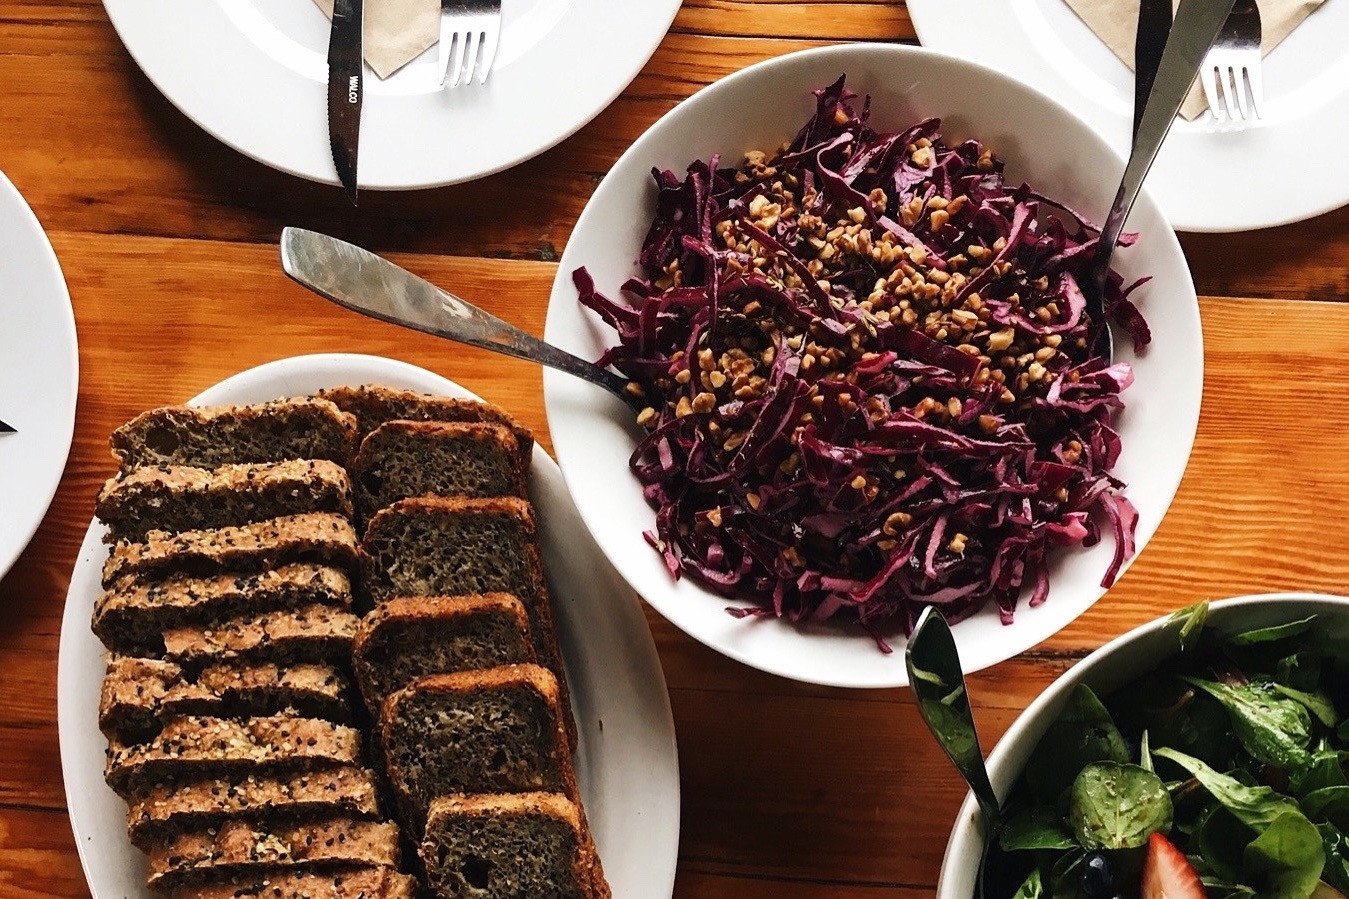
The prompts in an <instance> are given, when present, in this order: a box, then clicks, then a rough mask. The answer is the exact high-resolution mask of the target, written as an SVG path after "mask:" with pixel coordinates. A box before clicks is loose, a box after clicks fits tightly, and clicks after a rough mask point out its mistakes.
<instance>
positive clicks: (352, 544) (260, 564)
mask: <svg viewBox="0 0 1349 899" xmlns="http://www.w3.org/2000/svg"><path fill="white" fill-rule="evenodd" d="M357 558H358V556H357V547H356V530H355V528H353V527H352V525H351V522H350V521H349V520H347V519H346V518H344V517H343V516H341V515H333V514H327V513H316V514H311V515H291V516H287V517H285V518H273V519H270V520H268V521H260V522H256V523H254V524H246V525H242V526H240V527H228V528H215V529H211V530H201V531H183V532H182V533H180V534H168V533H165V532H163V531H151V532H150V533H148V534H146V535H145V539H144V540H143V541H139V542H133V541H128V540H121V541H118V543H117V544H116V545H115V546H114V547H113V550H112V555H110V556H109V557H108V561H107V562H106V563H104V565H103V586H104V587H108V586H111V585H112V584H113V583H115V582H116V581H118V580H120V579H121V578H123V577H127V576H128V575H143V576H146V577H163V576H168V575H173V574H187V575H195V576H199V577H204V576H208V575H214V574H221V573H223V572H226V571H229V572H237V573H239V574H251V573H255V572H259V571H266V570H267V569H270V568H277V567H280V566H282V565H288V564H293V563H297V562H309V563H315V564H320V565H333V566H335V567H338V568H342V569H345V570H350V569H351V568H352V567H353V566H354V565H355V564H356V562H357Z"/></svg>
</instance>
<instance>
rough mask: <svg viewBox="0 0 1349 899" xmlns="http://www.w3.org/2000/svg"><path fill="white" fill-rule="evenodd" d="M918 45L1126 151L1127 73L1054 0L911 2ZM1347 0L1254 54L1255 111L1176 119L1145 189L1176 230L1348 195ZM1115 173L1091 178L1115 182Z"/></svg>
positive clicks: (1270, 221) (1336, 0)
mask: <svg viewBox="0 0 1349 899" xmlns="http://www.w3.org/2000/svg"><path fill="white" fill-rule="evenodd" d="M908 10H909V15H910V16H911V17H912V18H913V26H914V28H915V30H917V32H918V37H919V40H921V41H922V42H923V46H925V47H932V48H934V49H937V50H945V51H946V52H948V53H954V54H956V55H957V56H964V57H967V58H969V59H973V60H975V61H977V62H981V63H983V64H984V65H987V66H991V67H993V68H995V69H997V70H999V71H1001V72H1004V73H1006V74H1007V75H1010V76H1011V77H1013V78H1016V79H1019V80H1021V81H1024V82H1026V83H1027V84H1029V85H1031V86H1033V87H1036V88H1039V89H1040V90H1042V91H1044V92H1045V93H1047V94H1049V96H1051V97H1053V98H1054V99H1056V100H1058V101H1059V102H1060V103H1062V104H1063V105H1065V106H1067V107H1068V108H1069V109H1071V110H1072V111H1073V112H1075V113H1077V114H1078V115H1079V116H1080V117H1081V118H1082V119H1084V120H1085V121H1086V122H1087V124H1089V125H1090V126H1091V127H1093V128H1095V129H1096V130H1097V131H1098V132H1099V133H1100V134H1101V135H1103V136H1104V137H1105V139H1106V142H1107V143H1109V144H1110V146H1111V148H1112V149H1114V150H1115V151H1116V152H1118V153H1120V154H1121V155H1125V156H1127V155H1128V148H1129V130H1130V127H1131V123H1132V118H1133V102H1134V100H1133V98H1134V76H1133V73H1132V72H1131V71H1129V69H1128V67H1126V66H1125V65H1124V63H1122V62H1120V61H1119V58H1118V57H1116V56H1115V54H1114V53H1112V52H1111V51H1110V49H1109V48H1108V47H1106V46H1105V44H1103V43H1102V42H1101V40H1100V38H1098V37H1096V35H1095V34H1093V33H1092V32H1091V31H1090V30H1088V28H1087V26H1086V25H1084V24H1083V23H1082V20H1081V19H1079V18H1078V17H1077V14H1076V13H1074V12H1073V11H1072V10H1071V9H1070V8H1069V7H1068V5H1067V4H1066V3H1065V2H1064V0H1001V2H996V3H989V2H988V0H911V2H909V4H908ZM1347 34H1349V2H1346V0H1327V2H1326V3H1325V5H1324V6H1322V7H1321V8H1320V9H1318V10H1317V11H1316V12H1314V13H1312V15H1311V18H1309V19H1307V21H1305V22H1303V23H1302V24H1301V25H1299V26H1298V27H1297V29H1296V30H1294V31H1293V32H1292V34H1290V35H1289V36H1288V37H1287V38H1286V39H1285V40H1284V41H1283V43H1281V44H1280V45H1279V46H1277V47H1275V48H1274V50H1273V51H1272V52H1271V53H1270V54H1269V56H1267V57H1265V61H1264V68H1263V71H1264V82H1265V104H1264V113H1265V117H1264V119H1263V120H1262V121H1259V122H1257V123H1255V124H1254V125H1253V126H1252V127H1248V128H1246V129H1245V130H1243V131H1232V130H1226V129H1224V128H1223V127H1222V126H1219V125H1218V124H1217V123H1215V122H1214V120H1213V118H1212V116H1210V115H1209V114H1208V113H1207V112H1205V113H1204V114H1203V115H1201V116H1200V117H1199V118H1197V119H1195V120H1194V121H1193V122H1187V121H1185V120H1184V119H1179V118H1178V119H1177V120H1176V122H1175V124H1174V125H1173V126H1172V128H1171V133H1170V134H1169V135H1168V136H1167V138H1166V143H1165V144H1164V145H1163V146H1162V149H1161V152H1160V153H1159V154H1158V156H1157V161H1156V163H1154V164H1153V166H1152V171H1151V172H1149V173H1148V190H1149V191H1150V192H1151V193H1152V196H1153V197H1154V198H1155V199H1156V200H1157V202H1158V203H1159V204H1160V205H1161V207H1162V211H1163V212H1165V213H1166V216H1167V218H1168V219H1170V221H1171V224H1172V225H1174V226H1175V227H1176V228H1177V229H1179V230H1181V231H1249V230H1252V229H1255V228H1267V227H1272V226H1274V225H1283V224H1287V223H1289V222H1296V221H1301V220H1302V219H1306V218H1311V217H1312V216H1314V215H1320V214H1321V213H1323V212H1328V211H1330V210H1331V209H1336V208H1338V207H1340V206H1343V205H1345V204H1346V203H1349V168H1346V167H1345V166H1343V165H1340V164H1339V163H1338V161H1337V160H1339V158H1340V157H1341V156H1342V155H1343V147H1344V143H1345V141H1346V139H1349V43H1346V41H1345V39H1344V38H1345V35H1347ZM1119 171H1122V169H1110V170H1109V171H1107V172H1105V173H1103V174H1102V175H1101V177H1102V178H1103V179H1104V180H1106V181H1109V182H1111V183H1112V184H1115V183H1118V177H1119Z"/></svg>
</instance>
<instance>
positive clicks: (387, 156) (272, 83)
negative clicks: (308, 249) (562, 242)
mask: <svg viewBox="0 0 1349 899" xmlns="http://www.w3.org/2000/svg"><path fill="white" fill-rule="evenodd" d="M251 2H252V0H205V2H201V3H169V4H160V3H155V4H147V3H144V2H142V0H103V3H104V7H105V9H106V10H107V13H108V17H109V18H110V19H111V20H112V23H113V27H114V29H115V30H116V31H117V34H118V37H119V38H120V39H121V41H122V44H123V46H125V47H126V48H127V50H128V52H129V53H130V54H131V56H132V58H133V59H134V60H135V62H136V64H137V66H138V67H139V68H140V69H141V71H142V72H143V73H145V75H146V77H147V78H149V79H150V81H151V83H152V84H154V86H155V88H156V89H157V90H158V91H159V92H160V93H161V94H163V95H164V97H166V98H167V99H168V100H169V102H171V103H172V104H173V105H174V106H175V107H177V108H178V110H179V111H180V112H182V113H183V114H184V115H186V116H187V117H188V118H189V119H191V120H192V121H193V122H194V123H195V124H196V125H198V126H199V127H201V128H202V129H203V130H205V131H206V132H207V133H208V134H210V135H211V136H212V137H214V138H215V139H216V140H219V141H220V142H221V143H223V144H225V145H227V146H229V147H231V148H233V149H234V150H237V151H238V152H240V153H242V154H244V155H245V156H247V157H249V158H250V159H253V160H255V161H257V162H259V163H262V164H263V165H266V166H269V167H271V168H274V169H276V170H278V171H281V172H284V173H286V174H289V175H293V176H295V177H299V178H304V179H306V180H309V181H315V182H318V183H321V184H331V185H336V184H338V180H337V176H336V172H335V170H334V169H333V163H332V156H331V151H330V149H329V144H328V132H327V111H326V94H325V90H326V87H325V85H324V84H322V83H318V82H314V81H313V80H312V79H309V78H306V77H304V76H302V75H301V74H300V73H299V72H298V71H296V70H295V69H294V68H292V67H291V66H288V65H285V64H282V63H281V62H280V61H278V60H276V59H273V58H272V57H271V56H269V55H268V54H266V53H264V52H263V51H262V50H261V49H260V48H259V47H257V46H256V45H255V44H254V43H253V42H252V41H251V40H250V39H248V38H247V37H246V36H245V35H243V34H242V33H241V32H240V31H239V30H238V28H237V26H236V25H235V23H234V19H233V18H232V17H231V16H232V15H240V14H243V15H246V14H247V12H248V10H249V9H250V7H248V4H249V3H251ZM286 2H295V3H300V2H303V3H307V4H310V5H312V0H286ZM610 2H611V0H568V2H567V4H566V6H565V9H564V11H563V14H562V16H561V17H560V20H559V21H558V22H556V23H554V24H553V26H552V28H551V29H550V30H549V31H548V33H547V34H545V35H544V36H543V37H542V38H540V39H539V40H538V41H537V42H536V43H535V44H534V46H533V47H531V49H530V51H529V54H530V55H529V56H527V57H525V58H524V59H522V60H520V63H519V64H517V65H512V66H506V67H505V68H504V69H503V68H501V67H498V69H497V70H496V71H494V72H493V73H492V76H491V78H489V79H488V81H487V83H486V84H485V85H473V86H471V87H466V88H461V89H459V93H458V94H457V95H455V96H454V97H451V98H449V99H448V100H446V99H445V98H446V97H447V94H446V93H445V92H435V93H424V92H417V93H409V92H406V91H398V92H393V93H383V92H381V91H380V90H379V89H378V87H372V85H375V81H376V80H375V79H374V78H373V76H371V77H370V78H369V79H368V83H367V89H366V96H365V106H364V110H363V122H362V127H361V137H362V140H361V163H360V187H361V189H363V190H377V191H403V190H422V189H430V188H437V187H447V186H450V185H453V184H462V183H464V182H467V181H472V180H475V179H478V178H483V177H486V176H488V175H492V174H495V173H497V172H500V171H502V170H504V169H508V168H510V167H512V166H514V165H518V164H519V163H521V162H524V161H526V160H528V159H532V158H533V157H535V156H537V155H539V154H540V153H543V152H545V151H546V150H549V149H551V148H552V147H554V146H556V145H557V144H559V143H561V142H562V141H564V140H566V139H567V138H568V137H570V136H572V135H573V134H575V133H576V132H577V131H579V130H580V129H581V128H582V127H584V126H585V125H586V124H587V123H589V122H590V121H591V120H592V119H594V117H595V116H597V115H599V113H600V112H602V111H603V110H604V109H606V108H607V107H608V106H609V105H610V104H611V103H612V102H613V101H614V100H615V99H616V98H617V97H618V96H619V95H620V94H621V93H622V92H623V91H624V90H625V89H626V88H627V86H628V85H629V84H631V83H632V80H633V79H634V78H636V77H637V74H638V73H639V72H640V71H641V70H642V68H643V67H644V66H645V65H646V63H647V62H648V61H649V60H650V58H651V57H652V56H653V55H654V54H655V52H656V49H657V48H658V47H659V46H660V43H661V41H662V40H663V39H664V37H665V34H666V33H667V32H668V31H669V28H670V25H671V24H672V23H673V22H674V18H675V15H676V14H677V13H678V11H679V5H680V4H679V0H647V2H649V3H654V4H657V7H656V8H657V13H656V14H654V15H649V16H622V15H613V14H607V15H606V4H608V3H610ZM316 12H317V10H316ZM592 32H593V33H592ZM597 34H598V36H599V38H602V39H604V40H605V41H607V43H608V46H609V47H610V48H611V52H606V53H586V52H584V51H583V50H580V49H576V48H578V47H583V46H584V45H585V43H586V42H587V41H588V40H589V41H593V40H596V39H597ZM201 45H209V46H211V47H212V48H213V49H212V52H204V53H188V54H184V53H182V52H180V48H182V47H184V46H189V47H190V46H201ZM545 56H546V57H547V62H549V63H551V65H552V69H544V70H542V71H540V67H541V66H542V65H543V64H544V62H543V57H545ZM531 57H533V61H532V62H531ZM240 59H245V60H249V64H248V65H245V66H240V65H238V64H237V63H238V61H239V60H240ZM531 65H532V66H534V70H533V71H532V72H530V71H526V70H527V69H528V67H529V66H531ZM555 70H561V71H563V72H565V73H566V74H567V76H568V79H567V81H568V89H567V90H565V91H561V92H558V93H559V98H560V99H557V101H556V102H555V103H553V104H544V105H542V106H539V104H537V103H535V104H530V103H529V102H528V101H529V99H530V97H531V90H532V86H533V85H534V84H536V83H537V82H539V81H540V80H543V79H545V78H547V77H548V76H549V75H550V74H551V73H552V72H553V71H555ZM366 71H367V73H368V72H369V69H368V67H367V70H366ZM394 77H395V78H396V77H399V76H397V75H395V76H394ZM278 85H280V86H281V87H280V89H278ZM442 101H443V102H442ZM433 103H439V104H441V106H442V107H444V108H449V107H450V105H451V104H457V105H456V106H454V107H453V108H454V112H453V113H451V112H446V113H445V114H444V115H441V116H440V119H439V120H438V121H437V120H436V119H435V118H434V116H436V115H437V112H436V109H437V107H435V106H432V105H431V104H433ZM535 107H537V110H536V111H538V110H542V111H543V113H544V114H541V115H539V116H538V118H537V119H534V118H531V117H526V116H516V117H514V118H509V116H510V114H511V113H513V112H514V111H516V110H521V109H535ZM428 112H430V116H428V115H427V113H428ZM464 113H467V116H466V117H465V118H459V117H458V116H459V115H462V114H464ZM432 125H434V126H435V127H432ZM493 127H495V129H496V130H497V132H498V133H500V132H505V131H509V132H511V135H512V136H511V139H510V140H508V141H506V142H505V144H506V145H505V146H498V145H497V144H496V138H495V137H493V136H488V137H486V138H484V137H483V135H485V134H488V135H490V134H491V133H492V129H493ZM409 133H411V134H413V135H416V136H418V137H422V138H424V140H423V141H422V142H421V143H420V144H418V145H417V146H418V152H417V154H416V155H413V154H410V153H409V144H408V143H406V142H405V141H402V140H395V139H394V138H391V137H390V138H386V137H384V135H389V134H393V135H406V134H409ZM296 134H299V135H302V137H300V138H299V139H295V138H293V137H289V136H293V135H296ZM465 136H469V137H471V138H473V140H470V141H469V142H468V143H465V141H464V138H465ZM479 141H483V142H484V143H479ZM484 147H489V149H486V150H485V151H483V148H484ZM451 150H453V152H451Z"/></svg>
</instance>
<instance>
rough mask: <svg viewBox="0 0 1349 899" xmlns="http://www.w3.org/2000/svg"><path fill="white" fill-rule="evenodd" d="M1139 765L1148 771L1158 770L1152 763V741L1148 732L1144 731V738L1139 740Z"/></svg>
mask: <svg viewBox="0 0 1349 899" xmlns="http://www.w3.org/2000/svg"><path fill="white" fill-rule="evenodd" d="M1138 765H1139V767H1140V768H1143V769H1145V770H1147V771H1156V770H1157V766H1156V765H1154V764H1153V763H1152V741H1151V738H1150V737H1149V736H1148V732H1147V731H1143V736H1142V737H1141V738H1139V740H1138Z"/></svg>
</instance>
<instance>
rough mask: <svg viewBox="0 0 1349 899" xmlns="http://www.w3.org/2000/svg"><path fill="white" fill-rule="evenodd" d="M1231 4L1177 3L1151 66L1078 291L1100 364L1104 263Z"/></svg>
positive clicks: (1108, 355)
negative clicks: (1135, 124) (1119, 175)
mask: <svg viewBox="0 0 1349 899" xmlns="http://www.w3.org/2000/svg"><path fill="white" fill-rule="evenodd" d="M1233 3H1234V0H1181V4H1180V8H1179V9H1177V10H1176V18H1175V21H1174V22H1172V24H1171V34H1170V36H1169V37H1168V38H1167V40H1166V49H1165V50H1164V51H1162V59H1161V62H1160V63H1159V64H1158V66H1157V77H1156V79H1155V80H1154V81H1153V84H1152V91H1151V93H1149V94H1148V102H1147V105H1146V106H1145V107H1144V109H1143V115H1142V117H1141V118H1140V120H1139V123H1138V131H1137V132H1135V134H1134V140H1133V147H1132V149H1131V150H1130V151H1129V161H1128V162H1127V163H1125V165H1124V176H1123V177H1122V178H1121V179H1120V183H1119V190H1118V191H1116V193H1115V202H1114V203H1113V204H1111V206H1110V213H1109V214H1108V215H1107V216H1106V217H1105V223H1104V224H1103V225H1102V226H1101V239H1100V241H1099V242H1098V243H1097V246H1096V255H1095V257H1094V258H1093V259H1092V267H1091V271H1090V273H1089V274H1088V277H1087V280H1086V283H1084V284H1082V285H1081V287H1082V293H1083V294H1084V295H1085V296H1086V299H1087V313H1088V314H1089V315H1090V316H1091V318H1092V322H1093V323H1094V327H1095V328H1096V334H1095V336H1094V338H1093V340H1094V344H1095V347H1094V348H1095V350H1096V353H1097V355H1099V356H1102V357H1104V358H1105V359H1106V361H1110V360H1111V359H1112V358H1113V357H1114V355H1115V344H1114V339H1113V338H1112V337H1111V335H1110V326H1109V323H1108V322H1107V321H1106V313H1105V282H1106V279H1107V278H1108V277H1109V275H1110V257H1111V255H1112V254H1113V253H1114V252H1115V245H1116V244H1117V243H1118V242H1119V236H1120V234H1121V233H1122V232H1123V231H1124V222H1125V220H1126V219H1128V217H1129V210H1131V209H1133V206H1134V201H1135V200H1137V199H1138V193H1139V191H1140V190H1142V188H1143V178H1144V177H1146V176H1147V174H1148V169H1150V168H1152V162H1153V160H1154V159H1156V158H1157V151H1158V150H1159V149H1161V146H1162V141H1164V140H1165V139H1166V134H1167V132H1168V131H1170V130H1171V123H1172V122H1174V121H1175V120H1176V113H1178V112H1180V106H1181V104H1182V103H1183V102H1184V101H1185V95H1186V94H1187V93H1189V91H1190V85H1192V84H1194V79H1195V76H1196V75H1198V74H1199V67H1200V64H1201V63H1202V62H1203V61H1204V56H1205V54H1206V53H1208V51H1209V48H1210V47H1212V46H1213V42H1214V41H1215V40H1217V38H1218V32H1219V31H1220V30H1221V29H1222V27H1223V23H1224V22H1225V21H1226V20H1227V14H1228V13H1229V12H1231V11H1232V6H1233Z"/></svg>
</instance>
